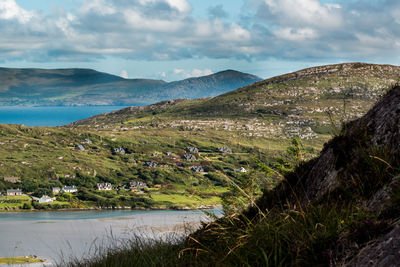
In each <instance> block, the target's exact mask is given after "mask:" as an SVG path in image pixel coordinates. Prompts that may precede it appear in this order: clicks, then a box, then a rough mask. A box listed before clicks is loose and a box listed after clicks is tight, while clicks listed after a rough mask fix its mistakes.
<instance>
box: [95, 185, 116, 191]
mask: <svg viewBox="0 0 400 267" xmlns="http://www.w3.org/2000/svg"><path fill="white" fill-rule="evenodd" d="M112 189H113V188H112V185H111V184H110V183H98V184H97V190H100V191H109V190H112Z"/></svg>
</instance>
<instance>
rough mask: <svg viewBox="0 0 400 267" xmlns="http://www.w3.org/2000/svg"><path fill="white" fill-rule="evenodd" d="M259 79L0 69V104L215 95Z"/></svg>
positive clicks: (230, 74) (140, 101)
mask: <svg viewBox="0 0 400 267" xmlns="http://www.w3.org/2000/svg"><path fill="white" fill-rule="evenodd" d="M259 80H261V79H260V78H258V77H256V76H253V75H250V74H245V73H241V72H237V71H233V70H227V71H222V72H218V73H215V74H212V75H208V76H204V77H197V78H189V79H185V80H182V81H176V82H171V83H167V82H164V81H161V80H149V79H123V78H121V77H119V76H114V75H110V74H107V73H102V72H97V71H95V70H90V69H49V70H46V69H9V68H0V84H1V85H0V104H1V105H64V106H84V105H144V104H151V103H154V102H157V101H161V100H166V99H174V98H178V97H185V98H191V99H192V98H199V97H209V96H215V95H218V94H221V93H225V92H227V91H231V90H233V89H237V88H239V87H242V86H245V85H249V84H252V83H254V82H257V81H259Z"/></svg>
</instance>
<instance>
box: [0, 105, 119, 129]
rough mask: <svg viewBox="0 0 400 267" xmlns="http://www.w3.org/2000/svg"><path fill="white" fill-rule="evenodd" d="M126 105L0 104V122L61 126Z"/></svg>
mask: <svg viewBox="0 0 400 267" xmlns="http://www.w3.org/2000/svg"><path fill="white" fill-rule="evenodd" d="M125 107H126V106H82V107H64V106H60V107H59V106H55V107H47V106H46V107H26V106H0V123H4V124H23V125H26V126H61V125H66V124H69V123H71V122H74V121H77V120H82V119H86V118H89V117H91V116H94V115H98V114H101V113H105V112H110V111H114V110H119V109H123V108H125Z"/></svg>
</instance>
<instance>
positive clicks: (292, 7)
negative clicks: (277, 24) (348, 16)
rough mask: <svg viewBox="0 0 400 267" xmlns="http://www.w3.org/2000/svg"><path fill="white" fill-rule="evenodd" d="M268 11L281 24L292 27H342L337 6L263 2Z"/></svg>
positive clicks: (305, 0)
mask: <svg viewBox="0 0 400 267" xmlns="http://www.w3.org/2000/svg"><path fill="white" fill-rule="evenodd" d="M264 1H265V4H266V5H267V7H268V8H269V11H270V12H271V13H272V14H273V15H276V16H277V17H279V18H280V21H281V22H282V24H284V23H287V24H290V25H292V26H294V25H298V26H307V25H314V26H317V27H322V28H335V27H340V26H341V25H342V17H341V14H340V12H339V11H340V8H341V6H340V5H338V4H329V3H328V4H321V3H320V1H318V0H279V1H278V0H264Z"/></svg>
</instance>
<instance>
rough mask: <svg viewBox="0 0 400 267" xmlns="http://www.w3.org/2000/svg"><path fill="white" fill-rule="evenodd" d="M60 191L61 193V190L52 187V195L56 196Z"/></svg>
mask: <svg viewBox="0 0 400 267" xmlns="http://www.w3.org/2000/svg"><path fill="white" fill-rule="evenodd" d="M60 191H61V188H59V187H53V194H58V193H60Z"/></svg>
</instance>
